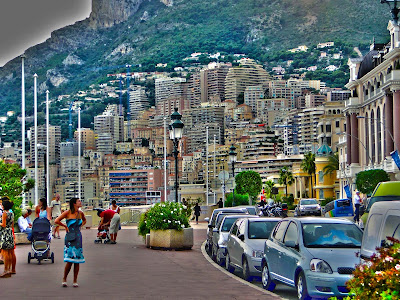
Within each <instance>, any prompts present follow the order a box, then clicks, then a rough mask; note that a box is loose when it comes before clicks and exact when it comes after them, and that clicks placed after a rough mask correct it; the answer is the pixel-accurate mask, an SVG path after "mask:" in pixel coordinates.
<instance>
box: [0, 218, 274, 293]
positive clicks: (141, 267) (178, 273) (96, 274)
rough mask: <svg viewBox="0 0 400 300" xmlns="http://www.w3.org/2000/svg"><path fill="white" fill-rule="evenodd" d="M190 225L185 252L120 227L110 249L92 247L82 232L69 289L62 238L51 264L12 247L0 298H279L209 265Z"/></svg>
mask: <svg viewBox="0 0 400 300" xmlns="http://www.w3.org/2000/svg"><path fill="white" fill-rule="evenodd" d="M193 227H194V240H195V245H194V247H193V250H185V251H160V250H151V249H147V248H146V247H145V246H144V243H143V241H142V238H141V237H139V236H138V235H137V230H136V229H133V228H130V229H125V228H124V229H122V230H121V231H120V232H119V234H118V243H117V244H116V245H104V244H94V242H93V241H94V239H95V237H96V233H97V230H96V229H90V230H84V231H83V237H84V242H83V243H84V245H83V247H84V255H85V258H86V263H84V264H82V265H81V269H80V273H79V279H78V282H79V284H80V287H79V288H73V287H72V271H71V273H70V275H69V278H68V284H69V286H68V288H62V287H61V281H62V274H63V270H64V262H63V245H64V240H63V239H61V240H57V239H56V240H53V242H52V243H51V250H52V251H53V252H54V255H55V263H54V264H51V263H50V262H43V263H42V265H38V264H37V261H36V260H32V261H31V264H28V263H27V255H28V252H29V251H30V250H31V249H30V245H18V246H17V250H16V255H17V274H16V275H14V276H13V277H12V278H5V279H1V278H0V299H3V298H4V299H39V298H40V299H43V298H51V299H55V298H56V299H72V298H75V299H117V298H118V299H280V298H279V297H278V296H271V295H269V294H266V293H264V292H263V291H259V290H256V289H254V288H252V287H250V286H248V285H246V284H244V283H241V282H239V281H236V280H235V279H233V278H231V277H229V276H228V275H226V274H224V273H222V272H221V271H220V270H218V269H216V268H215V267H214V266H212V265H211V264H210V263H209V262H208V261H207V260H206V258H204V256H203V255H202V253H201V244H202V243H203V241H204V240H205V236H206V228H207V224H205V223H200V224H199V225H195V224H194V225H193ZM63 236H64V232H62V237H63ZM0 270H1V271H2V266H0Z"/></svg>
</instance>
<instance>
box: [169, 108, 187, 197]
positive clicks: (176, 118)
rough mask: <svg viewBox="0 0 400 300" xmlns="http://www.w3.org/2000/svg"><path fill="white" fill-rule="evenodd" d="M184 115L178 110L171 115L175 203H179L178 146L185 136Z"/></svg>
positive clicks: (170, 132) (170, 131) (170, 136)
mask: <svg viewBox="0 0 400 300" xmlns="http://www.w3.org/2000/svg"><path fill="white" fill-rule="evenodd" d="M181 119H182V115H181V114H180V113H179V112H178V108H175V111H174V112H173V113H172V114H171V121H172V123H171V124H170V125H169V138H170V139H171V140H172V141H173V143H174V152H173V154H174V157H175V202H178V188H179V182H178V170H179V169H178V154H179V151H178V145H179V140H180V139H181V138H182V135H183V127H184V126H185V125H184V124H183V122H182V121H181Z"/></svg>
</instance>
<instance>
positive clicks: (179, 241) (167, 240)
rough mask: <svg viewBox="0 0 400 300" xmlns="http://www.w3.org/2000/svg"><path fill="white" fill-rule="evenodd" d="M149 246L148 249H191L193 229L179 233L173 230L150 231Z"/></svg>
mask: <svg viewBox="0 0 400 300" xmlns="http://www.w3.org/2000/svg"><path fill="white" fill-rule="evenodd" d="M149 244H150V248H163V249H191V248H192V247H193V228H186V229H184V230H181V231H178V230H175V229H167V230H150V242H149ZM146 245H147V243H146Z"/></svg>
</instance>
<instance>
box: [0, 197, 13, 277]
mask: <svg viewBox="0 0 400 300" xmlns="http://www.w3.org/2000/svg"><path fill="white" fill-rule="evenodd" d="M2 204H3V214H2V216H1V223H0V250H1V253H2V255H3V260H4V271H3V274H1V275H0V278H7V277H11V274H15V273H16V272H15V263H16V257H15V251H14V249H15V239H14V235H13V228H14V213H13V211H12V210H11V209H12V207H13V206H14V203H13V202H11V201H10V200H9V199H8V197H3V198H2Z"/></svg>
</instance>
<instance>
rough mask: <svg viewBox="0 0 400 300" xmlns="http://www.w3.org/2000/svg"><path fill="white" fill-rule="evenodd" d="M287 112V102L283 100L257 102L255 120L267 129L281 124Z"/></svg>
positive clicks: (260, 100)
mask: <svg viewBox="0 0 400 300" xmlns="http://www.w3.org/2000/svg"><path fill="white" fill-rule="evenodd" d="M288 111H289V109H288V100H287V99H285V98H275V99H259V100H257V108H256V118H257V120H258V121H259V122H261V123H264V124H266V125H267V126H269V127H271V126H274V125H277V124H280V123H282V120H284V119H285V118H286V117H287V114H288Z"/></svg>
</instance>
